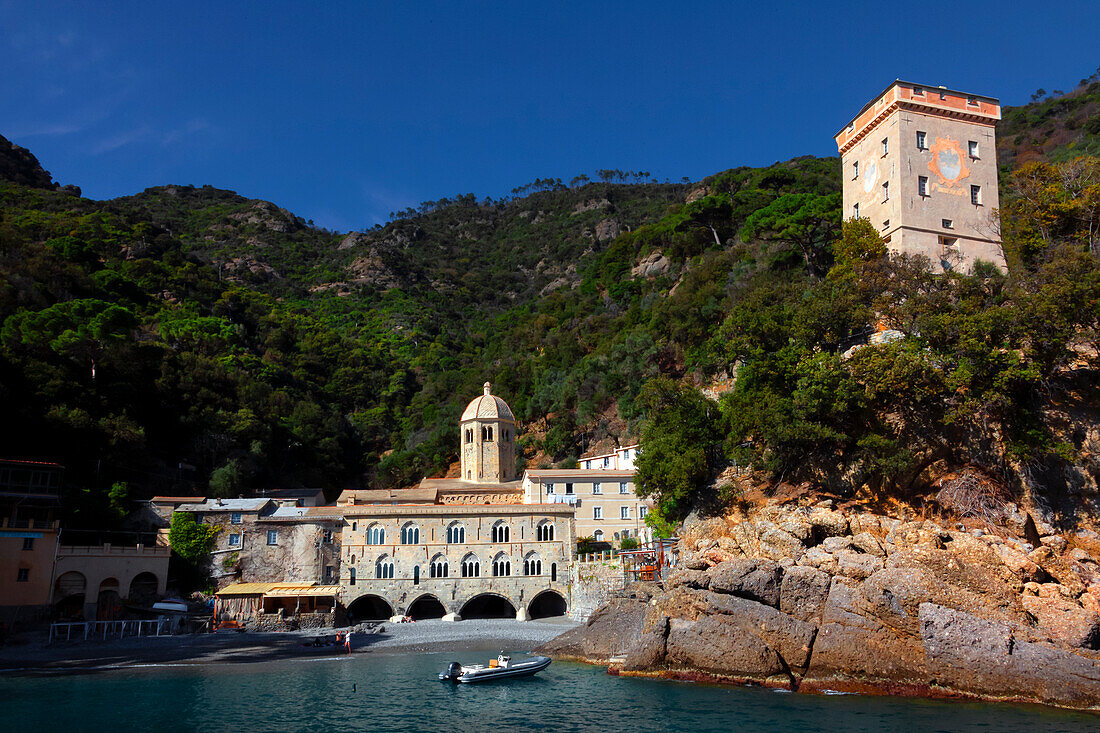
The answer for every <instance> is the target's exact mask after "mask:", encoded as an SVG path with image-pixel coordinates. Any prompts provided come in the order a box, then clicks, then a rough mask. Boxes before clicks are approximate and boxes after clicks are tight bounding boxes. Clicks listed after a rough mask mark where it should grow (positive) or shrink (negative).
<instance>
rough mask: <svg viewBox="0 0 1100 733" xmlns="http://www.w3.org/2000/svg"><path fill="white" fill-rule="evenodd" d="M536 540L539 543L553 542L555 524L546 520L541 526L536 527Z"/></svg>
mask: <svg viewBox="0 0 1100 733" xmlns="http://www.w3.org/2000/svg"><path fill="white" fill-rule="evenodd" d="M535 540H536V541H537V542H553V541H554V523H553V522H551V521H550V520H549V519H544V520H542V521H541V522H539V525H538V526H537V527H535Z"/></svg>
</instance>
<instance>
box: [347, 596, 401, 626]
mask: <svg viewBox="0 0 1100 733" xmlns="http://www.w3.org/2000/svg"><path fill="white" fill-rule="evenodd" d="M390 616H393V606H391V605H390V604H389V603H386V600H385V599H384V598H382V597H380V596H372V595H366V596H359V597H358V598H356V599H355V600H354V601H352V602H351V605H350V606H348V620H349V621H351V622H352V623H353V624H357V623H359V622H360V621H384V620H386V619H388V618H389V617H390Z"/></svg>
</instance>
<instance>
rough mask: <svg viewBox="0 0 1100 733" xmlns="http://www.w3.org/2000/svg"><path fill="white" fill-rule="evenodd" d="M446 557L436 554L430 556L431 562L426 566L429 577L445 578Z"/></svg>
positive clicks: (446, 568)
mask: <svg viewBox="0 0 1100 733" xmlns="http://www.w3.org/2000/svg"><path fill="white" fill-rule="evenodd" d="M447 565H448V563H447V558H446V557H444V556H443V555H436V556H435V557H433V558H432V564H431V565H429V566H428V577H429V578H446V577H447V574H448V573H447V571H448V567H447Z"/></svg>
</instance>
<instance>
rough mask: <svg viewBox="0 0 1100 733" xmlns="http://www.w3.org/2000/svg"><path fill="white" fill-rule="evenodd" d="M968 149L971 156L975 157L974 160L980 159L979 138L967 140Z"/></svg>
mask: <svg viewBox="0 0 1100 733" xmlns="http://www.w3.org/2000/svg"><path fill="white" fill-rule="evenodd" d="M966 149H967V152H968V153H969V154H970V157H971V158H973V159H974V160H977V159H978V141H977V140H969V141H967V143H966Z"/></svg>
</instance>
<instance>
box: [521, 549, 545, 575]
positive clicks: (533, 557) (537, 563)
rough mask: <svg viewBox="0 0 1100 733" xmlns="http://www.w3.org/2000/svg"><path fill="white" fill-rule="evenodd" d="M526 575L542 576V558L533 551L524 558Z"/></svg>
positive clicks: (524, 572)
mask: <svg viewBox="0 0 1100 733" xmlns="http://www.w3.org/2000/svg"><path fill="white" fill-rule="evenodd" d="M523 574H524V575H542V556H541V555H539V554H538V553H537V552H535V551H534V550H532V551H531V552H528V553H527V554H526V555H524V557H523Z"/></svg>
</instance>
